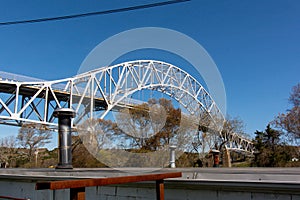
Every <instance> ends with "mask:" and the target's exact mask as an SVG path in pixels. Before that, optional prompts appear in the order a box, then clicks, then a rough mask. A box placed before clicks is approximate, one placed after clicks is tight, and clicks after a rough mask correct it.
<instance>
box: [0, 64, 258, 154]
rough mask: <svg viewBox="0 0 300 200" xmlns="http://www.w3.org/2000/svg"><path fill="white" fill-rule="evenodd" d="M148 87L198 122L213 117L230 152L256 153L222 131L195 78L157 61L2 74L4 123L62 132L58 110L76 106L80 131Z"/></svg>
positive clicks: (217, 115) (218, 114)
mask: <svg viewBox="0 0 300 200" xmlns="http://www.w3.org/2000/svg"><path fill="white" fill-rule="evenodd" d="M144 89H149V90H155V91H158V92H161V93H164V94H166V95H169V96H170V97H171V98H173V99H175V100H176V101H178V102H179V103H180V104H181V105H182V106H183V107H184V108H185V110H186V111H187V112H188V114H189V116H194V119H195V118H196V122H195V123H201V120H200V119H203V118H204V117H205V118H209V123H205V126H209V128H210V129H211V130H214V131H216V132H218V133H219V135H220V137H221V138H222V140H223V142H224V143H225V147H226V148H229V149H233V150H239V151H246V152H253V144H252V142H251V141H250V140H247V139H245V138H243V137H241V136H239V135H237V134H234V133H224V132H222V127H223V122H224V120H225V118H224V116H223V114H222V113H221V111H220V110H219V108H218V106H217V105H216V103H215V102H214V100H213V99H212V98H211V96H210V95H209V93H208V92H207V91H206V90H205V89H204V87H203V86H202V85H201V84H200V83H199V82H198V81H197V80H196V79H195V78H194V77H192V76H191V75H190V74H188V73H187V72H185V71H184V70H182V69H180V68H179V67H176V66H174V65H171V64H168V63H165V62H161V61H154V60H138V61H130V62H125V63H121V64H117V65H113V66H108V67H103V68H99V69H95V70H92V71H89V72H86V73H83V74H79V75H76V76H74V77H71V78H66V79H61V80H54V81H43V80H37V79H32V78H29V77H25V76H20V75H15V74H10V73H5V72H0V123H1V124H8V125H15V126H21V125H22V124H23V123H24V122H31V123H37V124H44V125H47V126H51V127H53V128H56V127H57V121H56V119H55V118H54V116H53V111H54V110H55V109H56V108H72V109H74V110H75V112H76V113H77V116H76V118H75V119H73V122H72V126H73V127H74V128H76V125H77V124H79V123H80V122H81V121H82V120H84V119H85V118H86V117H87V116H88V117H89V118H94V117H97V118H102V119H103V118H104V117H105V116H106V115H107V114H108V113H109V112H110V111H112V110H118V109H120V108H122V107H131V106H132V105H133V104H134V100H133V99H131V98H130V95H131V94H133V93H135V92H137V91H140V90H144ZM199 120H200V122H199Z"/></svg>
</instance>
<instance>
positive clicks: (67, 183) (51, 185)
mask: <svg viewBox="0 0 300 200" xmlns="http://www.w3.org/2000/svg"><path fill="white" fill-rule="evenodd" d="M181 176H182V173H181V172H171V173H160V174H144V175H136V176H119V177H105V178H91V179H78V180H63V181H47V182H37V183H36V190H45V189H48V190H60V189H70V200H85V188H86V187H93V186H106V185H115V184H124V183H134V182H142V181H155V182H156V199H157V200H164V179H166V178H178V177H181Z"/></svg>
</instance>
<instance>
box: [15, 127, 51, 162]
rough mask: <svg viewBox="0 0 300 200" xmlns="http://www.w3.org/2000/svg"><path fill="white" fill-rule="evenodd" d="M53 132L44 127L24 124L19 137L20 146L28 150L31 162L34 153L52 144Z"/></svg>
mask: <svg viewBox="0 0 300 200" xmlns="http://www.w3.org/2000/svg"><path fill="white" fill-rule="evenodd" d="M51 138H52V135H51V131H50V130H49V129H48V127H46V126H44V125H37V124H24V125H23V126H22V127H21V128H20V129H19V133H18V136H17V142H18V144H19V145H20V146H21V147H23V148H26V149H28V151H27V152H28V153H27V157H28V159H29V161H31V159H32V156H33V154H34V151H35V150H36V149H38V148H41V147H43V146H45V145H46V144H48V143H50V140H51Z"/></svg>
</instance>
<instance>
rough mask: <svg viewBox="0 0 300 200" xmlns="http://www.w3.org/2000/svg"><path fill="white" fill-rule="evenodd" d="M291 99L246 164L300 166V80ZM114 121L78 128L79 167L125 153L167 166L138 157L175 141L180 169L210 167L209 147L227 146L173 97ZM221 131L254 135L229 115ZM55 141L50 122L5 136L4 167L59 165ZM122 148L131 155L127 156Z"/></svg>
mask: <svg viewBox="0 0 300 200" xmlns="http://www.w3.org/2000/svg"><path fill="white" fill-rule="evenodd" d="M289 103H290V105H291V108H290V109H289V110H287V111H286V113H281V114H279V115H278V116H276V117H275V119H274V120H272V121H271V122H270V123H269V124H267V126H266V129H265V130H263V131H256V132H255V133H254V135H255V138H253V139H252V140H253V143H254V147H255V151H254V156H253V157H248V162H247V163H248V164H247V165H246V166H256V167H285V166H299V161H298V162H292V160H293V159H294V161H297V159H299V157H300V155H299V154H300V149H299V143H298V142H299V138H300V84H297V85H296V86H294V87H293V89H292V92H291V95H290V98H289ZM115 119H116V120H115V121H111V120H102V119H93V120H86V121H85V122H84V123H82V124H80V125H79V126H78V129H79V130H80V131H79V134H78V135H76V134H75V135H74V136H73V137H72V139H73V143H72V152H73V155H74V156H73V164H74V167H105V166H107V164H110V163H114V162H115V160H116V159H119V158H118V156H119V157H122V156H124V155H126V156H127V159H126V162H127V163H125V164H126V165H128V166H139V163H143V162H148V163H151V162H153V164H157V163H155V161H157V160H159V159H160V160H162V161H161V162H162V165H164V166H167V165H168V161H169V160H168V156H169V155H166V156H163V154H161V153H159V154H157V155H155V154H152V156H153V157H155V159H153V160H152V161H151V159H149V158H147V157H145V158H143V157H136V155H138V154H141V153H149V152H150V153H153V152H160V151H161V150H162V149H164V148H165V149H166V148H167V147H168V146H170V145H172V144H175V143H176V145H177V149H178V152H179V154H178V157H177V161H176V164H177V166H178V167H180V166H182V167H194V166H211V163H212V157H211V155H210V154H209V150H211V149H215V148H217V149H219V150H221V153H222V150H223V149H222V148H224V147H222V142H223V141H222V140H221V138H220V135H219V133H218V132H213V131H211V130H209V129H208V128H207V127H209V126H211V120H209V119H208V116H207V115H205V113H203V115H201V119H200V126H198V125H196V123H195V119H194V118H193V117H192V116H186V115H183V114H182V112H181V109H180V108H175V107H174V106H173V104H172V101H171V100H167V99H164V98H161V99H149V101H148V102H147V103H143V104H140V105H136V106H134V107H131V108H128V109H124V110H120V112H119V113H118V114H117V115H116V116H115ZM198 120H199V119H198ZM198 122H199V121H198ZM222 131H223V132H226V133H237V134H239V135H242V136H243V137H247V138H248V139H251V137H250V136H249V135H247V134H246V133H245V132H244V123H243V121H242V120H241V119H239V118H232V117H227V119H226V121H225V123H224V126H223V130H222ZM51 139H52V132H51V130H49V129H48V128H47V127H46V126H43V125H36V124H24V125H23V126H22V127H21V128H20V129H19V132H18V135H17V136H16V137H13V136H9V137H6V138H3V139H2V140H0V162H1V165H2V166H3V165H6V166H10V167H49V166H53V165H55V164H56V162H57V149H54V150H52V151H48V150H46V149H43V150H41V149H42V148H43V147H44V146H45V145H46V144H49V143H50V142H51ZM105 149H110V150H113V151H114V152H115V154H111V155H106V154H105V156H106V157H105V159H104V160H103V155H104V154H103V152H104V151H103V150H105ZM118 149H122V150H124V151H125V152H127V153H126V154H124V155H123V154H122V153H120V151H118ZM99 152H102V154H101V156H102V158H101V159H97V155H98V156H99ZM128 152H130V153H131V154H128ZM81 155H86V156H84V157H83V156H81ZM231 156H232V157H235V158H244V161H245V160H246V157H245V156H243V155H237V154H234V153H232V155H231ZM142 159H145V160H142ZM99 160H100V161H104V162H100V161H99Z"/></svg>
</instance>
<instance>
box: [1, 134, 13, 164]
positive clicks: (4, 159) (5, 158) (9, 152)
mask: <svg viewBox="0 0 300 200" xmlns="http://www.w3.org/2000/svg"><path fill="white" fill-rule="evenodd" d="M16 152H17V149H16V137H15V136H7V137H4V138H2V139H1V141H0V161H1V164H2V167H3V166H5V167H7V166H12V161H13V160H14V158H15V155H16Z"/></svg>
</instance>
